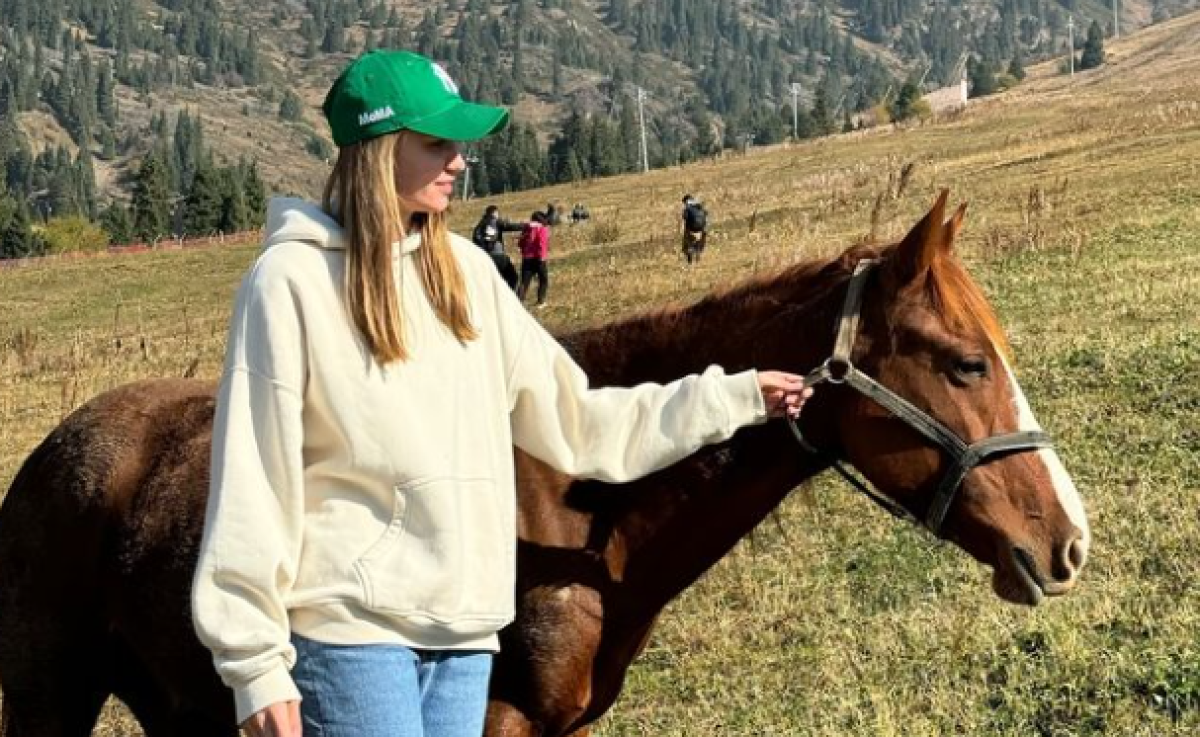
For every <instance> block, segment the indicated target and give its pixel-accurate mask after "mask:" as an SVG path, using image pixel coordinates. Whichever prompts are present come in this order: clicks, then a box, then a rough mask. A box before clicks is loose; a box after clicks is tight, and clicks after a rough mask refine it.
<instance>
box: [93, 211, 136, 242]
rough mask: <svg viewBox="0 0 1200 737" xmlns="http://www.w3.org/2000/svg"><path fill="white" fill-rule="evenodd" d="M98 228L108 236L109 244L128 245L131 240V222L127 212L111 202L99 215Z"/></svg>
mask: <svg viewBox="0 0 1200 737" xmlns="http://www.w3.org/2000/svg"><path fill="white" fill-rule="evenodd" d="M100 227H101V228H103V229H104V232H105V233H107V234H108V242H109V243H129V242H130V241H132V240H133V222H132V221H131V220H130V219H129V210H127V209H126V208H125V207H124V206H123V205H122V204H121V203H119V202H113V203H111V204H109V206H108V207H106V208H105V209H104V211H103V212H101V213H100Z"/></svg>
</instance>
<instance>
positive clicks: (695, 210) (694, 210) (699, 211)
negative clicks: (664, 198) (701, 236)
mask: <svg viewBox="0 0 1200 737" xmlns="http://www.w3.org/2000/svg"><path fill="white" fill-rule="evenodd" d="M683 224H684V226H685V227H687V229H688V231H690V232H692V233H700V232H702V231H703V230H704V228H705V226H706V225H708V213H706V212H705V211H704V205H701V204H699V203H696V204H694V205H688V206H687V207H685V208H683Z"/></svg>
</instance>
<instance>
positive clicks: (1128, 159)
mask: <svg viewBox="0 0 1200 737" xmlns="http://www.w3.org/2000/svg"><path fill="white" fill-rule="evenodd" d="M1111 51H1112V53H1113V54H1114V59H1115V61H1114V63H1113V64H1112V65H1111V66H1110V67H1109V68H1106V69H1104V70H1101V71H1100V72H1093V73H1089V74H1080V75H1077V76H1076V77H1075V79H1074V80H1073V81H1071V80H1068V79H1065V78H1062V77H1057V76H1053V75H1052V73H1051V71H1050V67H1049V66H1043V67H1040V68H1037V69H1034V70H1032V72H1033V73H1032V79H1031V80H1030V81H1028V82H1027V84H1026V85H1024V86H1023V87H1022V88H1020V89H1018V90H1015V91H1013V92H1012V93H1009V94H1007V95H1004V96H1002V97H999V98H997V99H994V100H988V101H986V102H983V103H980V104H978V105H974V106H972V107H971V108H969V109H968V110H967V111H966V112H964V113H962V114H959V115H957V116H954V117H952V118H950V119H943V120H940V121H937V122H935V123H933V124H928V125H924V126H919V127H914V128H909V129H904V130H881V131H870V132H865V133H855V134H848V135H844V136H837V137H834V138H831V139H828V140H825V141H821V142H817V143H814V144H809V145H804V146H797V147H786V146H783V147H776V148H771V149H758V150H753V151H752V152H751V153H750V154H749V155H747V156H730V157H728V158H725V159H723V160H720V161H712V162H704V163H699V164H695V165H691V166H687V167H684V168H677V169H671V170H666V171H658V172H651V173H649V174H647V175H642V176H637V177H624V178H618V179H610V180H601V181H594V182H589V183H581V184H577V185H571V186H563V187H558V188H554V189H550V190H542V191H538V192H533V193H521V194H517V195H512V196H508V197H504V198H499V199H497V200H493V201H495V202H497V203H498V204H499V205H500V206H501V210H502V212H504V213H505V214H508V215H510V216H514V217H519V216H524V215H525V214H526V213H528V212H529V211H531V210H533V209H534V208H536V207H540V206H544V204H545V202H546V201H547V200H548V199H553V200H555V201H558V202H560V203H562V204H565V205H567V206H568V207H569V206H570V204H571V203H573V202H575V201H583V202H585V203H587V204H588V206H589V207H590V209H591V211H592V214H593V218H594V219H593V220H592V221H591V222H590V223H587V224H584V225H580V226H563V227H561V228H558V229H556V231H555V234H554V243H553V247H554V251H555V260H554V262H553V263H552V265H551V278H552V280H553V284H552V286H551V293H550V297H551V301H552V307H551V308H550V309H548V310H547V311H546V312H545V313H544V318H545V320H546V321H547V323H548V324H549V325H550V326H551V327H554V328H569V327H574V326H578V325H582V324H586V323H591V322H595V321H604V320H609V319H612V318H614V317H617V316H620V315H625V314H628V313H630V312H632V311H636V310H640V309H643V308H644V307H645V306H646V305H651V304H662V303H667V302H672V301H678V300H686V299H689V298H692V297H694V296H695V295H697V294H700V293H702V292H704V291H706V290H709V289H711V288H713V287H715V286H719V285H722V284H727V283H729V282H730V281H732V280H735V279H740V278H743V277H745V276H747V275H749V274H751V273H754V272H756V271H761V270H764V269H771V268H775V267H777V266H780V265H783V264H787V263H791V262H794V261H796V260H798V259H808V258H812V257H815V256H822V255H828V254H831V253H833V252H835V251H837V250H840V249H841V248H842V247H844V246H845V245H848V244H850V243H852V242H856V241H858V240H861V239H864V238H866V237H868V236H870V235H871V234H874V235H875V236H877V237H880V238H884V239H888V238H894V237H896V236H898V235H900V234H901V233H902V231H903V230H904V228H905V227H907V226H908V225H910V224H911V223H912V222H913V221H914V220H915V219H916V218H917V217H918V216H919V215H920V214H921V213H922V212H923V211H924V210H925V209H926V208H927V207H928V206H929V204H930V203H931V202H932V200H933V197H934V194H935V192H936V190H937V189H939V188H941V187H950V188H951V190H952V193H953V199H954V200H955V201H958V200H968V201H970V203H971V208H970V211H969V214H968V222H967V228H966V230H965V232H964V235H963V238H962V241H961V248H962V253H963V256H964V257H965V258H966V260H967V261H968V262H969V263H970V264H971V266H972V269H973V271H974V273H975V274H976V275H977V276H978V277H979V279H980V280H981V281H982V282H983V283H984V284H985V286H986V288H987V291H988V292H989V294H991V295H992V296H993V298H994V301H995V304H996V306H997V309H998V311H999V312H1000V314H1001V316H1002V318H1003V320H1004V322H1005V324H1006V325H1007V326H1008V328H1009V331H1010V337H1011V339H1012V342H1013V344H1014V348H1015V350H1016V353H1017V356H1018V358H1019V360H1020V369H1021V372H1022V376H1023V379H1024V382H1023V383H1024V385H1025V388H1026V390H1027V391H1028V392H1029V394H1030V395H1031V397H1030V398H1031V400H1032V401H1033V403H1034V405H1035V407H1037V409H1038V412H1039V416H1040V418H1041V420H1042V421H1043V424H1045V425H1046V426H1047V427H1048V428H1049V429H1050V430H1051V431H1052V432H1054V433H1055V434H1056V435H1057V437H1058V440H1059V444H1060V448H1061V452H1062V455H1063V456H1064V460H1065V461H1066V462H1067V465H1068V467H1069V468H1071V469H1072V471H1073V472H1074V474H1075V476H1076V481H1077V483H1078V484H1079V486H1080V488H1081V490H1083V491H1084V493H1085V495H1086V497H1087V500H1088V505H1089V511H1090V514H1091V516H1092V520H1093V527H1094V533H1095V538H1096V542H1095V549H1094V553H1093V559H1092V562H1091V563H1090V566H1089V569H1088V571H1087V572H1086V575H1085V580H1084V584H1083V587H1082V589H1081V590H1080V591H1079V592H1078V593H1076V594H1074V595H1073V596H1072V597H1070V598H1068V599H1067V600H1064V601H1061V602H1055V603H1052V604H1050V605H1048V606H1045V607H1043V608H1041V609H1038V610H1035V611H1027V610H1020V609H1015V608H1012V607H1009V606H1006V605H1002V604H1000V603H998V602H997V601H996V600H995V598H994V597H993V596H992V594H991V593H990V591H989V590H988V588H987V585H986V581H987V573H986V571H983V570H981V569H980V568H979V567H978V566H976V565H975V564H973V563H972V562H971V561H969V560H967V559H966V557H965V556H963V555H962V554H960V553H958V552H957V551H955V550H951V549H948V548H943V547H936V546H933V545H931V544H930V543H928V542H927V541H926V540H925V539H924V538H922V537H921V536H920V535H918V534H917V533H915V532H914V531H912V530H909V529H906V528H902V527H900V526H898V525H896V524H895V523H893V522H892V521H891V520H888V519H884V518H883V516H882V515H880V514H878V513H877V512H876V511H875V510H873V509H872V508H870V507H869V505H867V504H865V503H864V502H862V501H861V500H859V499H857V498H856V497H854V496H852V495H851V494H849V493H847V492H846V491H845V490H843V489H841V488H840V487H837V486H836V485H835V484H833V483H832V482H828V481H822V482H819V483H816V484H814V485H813V489H812V490H811V491H808V492H805V493H802V494H798V495H795V497H794V498H793V500H791V501H789V502H788V503H787V504H786V505H785V506H784V508H783V509H782V510H781V512H780V519H781V521H782V523H783V524H782V529H781V530H775V529H764V530H762V531H760V532H759V533H757V534H756V535H755V538H754V540H753V541H752V542H751V543H749V544H747V545H744V546H742V547H740V548H739V549H738V550H737V551H735V553H734V554H733V555H731V556H730V557H729V558H728V559H727V560H726V561H724V562H722V564H720V565H719V566H718V567H717V568H716V569H715V570H714V571H713V572H712V573H711V574H710V575H708V576H707V577H705V578H704V579H703V580H702V581H701V582H700V583H699V584H698V585H697V586H695V587H694V588H693V589H692V590H690V591H689V592H688V593H687V594H686V595H684V596H683V597H682V598H681V599H680V600H679V601H678V602H676V604H675V605H673V607H672V608H671V611H670V612H669V614H668V616H666V617H665V618H664V620H663V623H662V625H661V626H660V628H659V630H658V631H657V634H656V637H655V638H654V640H653V642H652V643H651V646H650V647H649V649H648V651H647V652H646V653H645V654H644V655H643V657H642V658H641V659H640V660H639V662H638V664H637V665H636V667H635V668H634V669H633V671H632V672H631V675H630V678H629V681H628V683H627V687H626V689H625V693H624V696H623V698H622V701H621V702H620V703H619V704H618V706H617V707H616V708H615V709H614V710H613V712H612V713H611V714H610V716H609V717H607V718H606V719H605V721H604V722H603V723H602V724H601V726H600V729H599V733H600V734H603V735H643V734H646V735H649V734H653V735H685V734H686V735H697V734H713V735H751V734H753V735H831V736H832V735H846V734H862V735H899V734H903V735H945V734H971V735H981V734H987V735H1029V734H1036V735H1192V734H1196V733H1197V732H1200V665H1197V664H1198V663H1200V652H1197V644H1196V632H1197V631H1198V629H1200V595H1198V593H1197V591H1198V590H1197V587H1196V586H1195V581H1196V580H1197V579H1198V578H1200V563H1198V561H1200V555H1198V553H1200V550H1198V549H1197V548H1198V544H1197V542H1196V541H1197V540H1200V499H1198V493H1197V489H1198V488H1200V435H1198V432H1200V421H1198V420H1200V384H1198V382H1197V380H1196V378H1195V377H1196V376H1197V375H1200V301H1198V300H1197V299H1196V295H1197V294H1200V277H1198V276H1197V274H1200V235H1198V233H1200V104H1197V100H1200V79H1198V78H1197V75H1196V74H1195V70H1197V69H1200V15H1195V14H1194V15H1193V16H1191V17H1186V18H1183V19H1178V20H1177V21H1174V22H1172V23H1170V24H1167V25H1165V26H1162V27H1156V28H1151V29H1148V30H1147V31H1145V32H1143V33H1142V34H1139V35H1138V36H1134V37H1130V38H1126V39H1122V40H1121V41H1120V42H1119V43H1115V44H1112V48H1111ZM684 192H692V193H694V194H696V195H698V196H700V197H701V198H702V199H703V200H705V202H706V203H707V204H708V205H709V207H710V211H711V214H712V217H711V223H712V234H711V237H710V240H709V250H708V253H707V254H706V256H705V260H704V262H703V263H702V264H701V265H700V266H698V267H696V268H692V269H685V268H684V267H683V266H682V263H681V258H680V256H679V254H678V252H677V248H678V240H677V236H676V228H677V224H676V223H677V220H676V219H677V213H678V207H679V198H680V196H681V195H682V194H683V193H684ZM482 204H483V203H478V205H479V206H481V205H482ZM478 209H479V207H477V206H476V203H471V204H470V205H469V206H468V207H465V208H464V207H460V208H459V211H458V212H457V213H456V214H455V216H454V223H455V227H456V230H458V231H459V232H468V230H469V227H470V225H471V224H472V221H473V219H474V217H475V216H476V215H477V212H478ZM254 251H255V249H254V247H252V246H246V247H240V248H230V249H225V250H211V251H197V252H184V253H178V252H176V253H160V254H150V255H145V256H134V257H124V258H101V259H95V260H90V261H83V262H73V263H62V264H56V265H54V266H53V267H52V268H31V269H26V270H21V271H15V272H0V295H2V296H0V304H2V305H3V307H4V308H5V314H6V316H7V320H6V323H5V326H4V328H3V329H2V330H0V369H3V370H2V371H0V481H4V480H7V479H10V478H11V477H12V475H13V473H14V472H15V469H16V467H17V465H18V464H19V462H20V460H21V459H22V458H23V457H24V456H25V454H27V453H28V452H29V450H30V449H31V448H32V447H33V446H34V445H35V444H36V443H37V442H38V440H39V439H40V438H41V437H42V436H43V435H44V434H45V433H46V432H47V431H48V430H49V429H50V428H51V427H52V426H53V425H54V424H55V423H57V422H58V421H59V420H60V418H61V417H62V416H63V415H64V414H65V413H66V412H68V411H69V410H70V409H72V408H73V407H75V406H77V405H78V404H79V403H80V402H82V401H84V400H85V399H86V398H88V397H90V396H92V395H94V394H95V393H96V392H98V391H101V390H103V389H105V388H108V387H110V386H114V385H116V384H118V383H121V382H124V381H127V380H130V379H133V378H138V377H143V376H165V375H180V374H182V373H184V372H186V371H188V370H189V367H192V366H193V365H195V371H196V372H197V373H198V374H199V375H201V376H215V374H216V372H217V370H218V365H219V362H220V359H221V350H222V343H223V340H224V327H225V321H226V319H227V315H228V310H229V306H230V304H231V298H232V294H233V290H234V289H235V287H236V281H237V278H238V275H239V274H240V273H241V272H242V271H243V270H244V269H245V267H246V266H247V265H248V264H249V263H250V261H251V260H252V259H253V257H254ZM715 337H719V336H715ZM104 729H105V730H106V731H105V732H104V734H111V735H134V734H138V732H137V731H136V728H134V727H132V726H130V725H129V723H128V719H127V717H125V716H124V715H123V714H122V713H121V712H119V711H117V712H114V713H113V714H112V715H111V716H109V717H108V718H107V719H106V721H105V725H104Z"/></svg>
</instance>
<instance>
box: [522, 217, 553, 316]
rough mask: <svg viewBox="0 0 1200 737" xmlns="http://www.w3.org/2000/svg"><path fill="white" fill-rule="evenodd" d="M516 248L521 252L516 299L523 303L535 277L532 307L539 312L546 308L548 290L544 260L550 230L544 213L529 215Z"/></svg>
mask: <svg viewBox="0 0 1200 737" xmlns="http://www.w3.org/2000/svg"><path fill="white" fill-rule="evenodd" d="M517 247H518V248H519V249H520V250H521V285H520V286H518V287H517V299H519V300H521V301H522V302H524V301H525V293H526V292H527V291H529V284H530V283H531V282H532V281H533V279H534V278H535V277H536V278H537V304H535V305H534V307H535V308H536V309H539V310H540V309H542V308H543V307H545V306H546V291H547V290H548V289H549V288H550V272H549V270H548V269H547V267H546V259H547V258H549V256H550V228H549V227H548V226H547V225H546V214H545V213H542V212H535V213H533V214H532V215H530V217H529V224H528V225H527V226H526V227H525V230H523V231H521V239H520V240H519V241H517Z"/></svg>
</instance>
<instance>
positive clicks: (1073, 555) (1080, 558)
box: [1067, 535, 1087, 573]
mask: <svg viewBox="0 0 1200 737" xmlns="http://www.w3.org/2000/svg"><path fill="white" fill-rule="evenodd" d="M1086 560H1087V548H1085V547H1084V546H1083V536H1082V535H1076V536H1075V539H1074V540H1072V541H1071V544H1070V545H1068V546H1067V562H1068V564H1069V565H1070V566H1071V568H1072V569H1073V570H1074V571H1075V573H1079V569H1080V568H1083V563H1084V561H1086Z"/></svg>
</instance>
